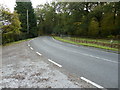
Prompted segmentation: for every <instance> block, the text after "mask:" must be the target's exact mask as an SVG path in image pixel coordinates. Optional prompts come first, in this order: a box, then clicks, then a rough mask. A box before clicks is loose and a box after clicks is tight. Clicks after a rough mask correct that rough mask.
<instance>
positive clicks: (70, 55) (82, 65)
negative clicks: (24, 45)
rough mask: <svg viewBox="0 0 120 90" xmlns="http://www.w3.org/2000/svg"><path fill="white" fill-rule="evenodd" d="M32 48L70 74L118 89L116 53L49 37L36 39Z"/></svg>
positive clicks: (31, 44)
mask: <svg viewBox="0 0 120 90" xmlns="http://www.w3.org/2000/svg"><path fill="white" fill-rule="evenodd" d="M30 46H31V47H32V48H33V49H34V50H35V51H36V52H40V53H41V54H43V55H44V56H46V57H48V58H49V59H51V60H53V61H54V62H56V63H59V64H60V65H62V68H64V69H66V70H67V71H69V72H70V73H74V74H76V75H78V76H80V77H85V78H87V79H89V80H91V81H93V82H95V83H97V84H98V85H101V86H102V87H105V88H118V54H116V53H111V52H106V51H103V50H100V49H96V48H90V47H85V46H76V45H72V44H68V43H64V42H60V41H57V40H55V39H53V38H52V37H48V36H44V37H38V38H35V39H34V40H32V41H31V42H30Z"/></svg>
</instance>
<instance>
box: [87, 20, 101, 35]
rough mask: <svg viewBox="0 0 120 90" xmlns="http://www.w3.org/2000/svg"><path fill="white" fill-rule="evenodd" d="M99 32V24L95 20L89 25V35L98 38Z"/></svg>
mask: <svg viewBox="0 0 120 90" xmlns="http://www.w3.org/2000/svg"><path fill="white" fill-rule="evenodd" d="M98 31H99V23H98V22H97V21H96V20H95V19H94V18H93V19H92V20H91V22H90V24H89V31H88V35H90V36H91V37H97V36H98V33H99V32H98Z"/></svg>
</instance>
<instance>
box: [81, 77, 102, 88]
mask: <svg viewBox="0 0 120 90" xmlns="http://www.w3.org/2000/svg"><path fill="white" fill-rule="evenodd" d="M80 78H81V79H82V80H84V81H86V82H88V83H90V84H92V85H93V86H95V87H97V88H104V87H102V86H100V85H98V84H96V83H94V82H92V81H90V80H88V79H86V78H84V77H80Z"/></svg>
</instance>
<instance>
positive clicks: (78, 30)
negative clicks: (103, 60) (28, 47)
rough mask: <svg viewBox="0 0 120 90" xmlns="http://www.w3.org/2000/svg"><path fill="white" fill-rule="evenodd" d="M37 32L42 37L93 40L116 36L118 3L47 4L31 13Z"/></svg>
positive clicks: (119, 22)
mask: <svg viewBox="0 0 120 90" xmlns="http://www.w3.org/2000/svg"><path fill="white" fill-rule="evenodd" d="M35 13H36V16H37V20H38V22H39V24H38V30H39V32H40V33H43V34H55V35H56V34H57V35H60V34H63V35H71V36H80V37H81V36H84V37H95V38H101V37H102V38H107V37H111V38H112V37H117V36H118V35H119V34H120V2H116V3H113V2H112V3H106V2H105V3H95V2H94V3H91V2H90V3H88V2H87V3H86V2H79V3H78V2H77V3H55V2H53V3H51V4H48V3H47V4H45V5H38V6H37V8H36V9H35Z"/></svg>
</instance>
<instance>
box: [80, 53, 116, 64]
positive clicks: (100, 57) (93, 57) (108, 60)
mask: <svg viewBox="0 0 120 90" xmlns="http://www.w3.org/2000/svg"><path fill="white" fill-rule="evenodd" d="M80 54H82V55H85V56H89V57H93V58H97V59H101V60H104V61H108V62H112V63H117V64H118V62H117V61H112V60H109V59H105V58H101V57H97V56H93V55H90V54H85V53H80Z"/></svg>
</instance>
